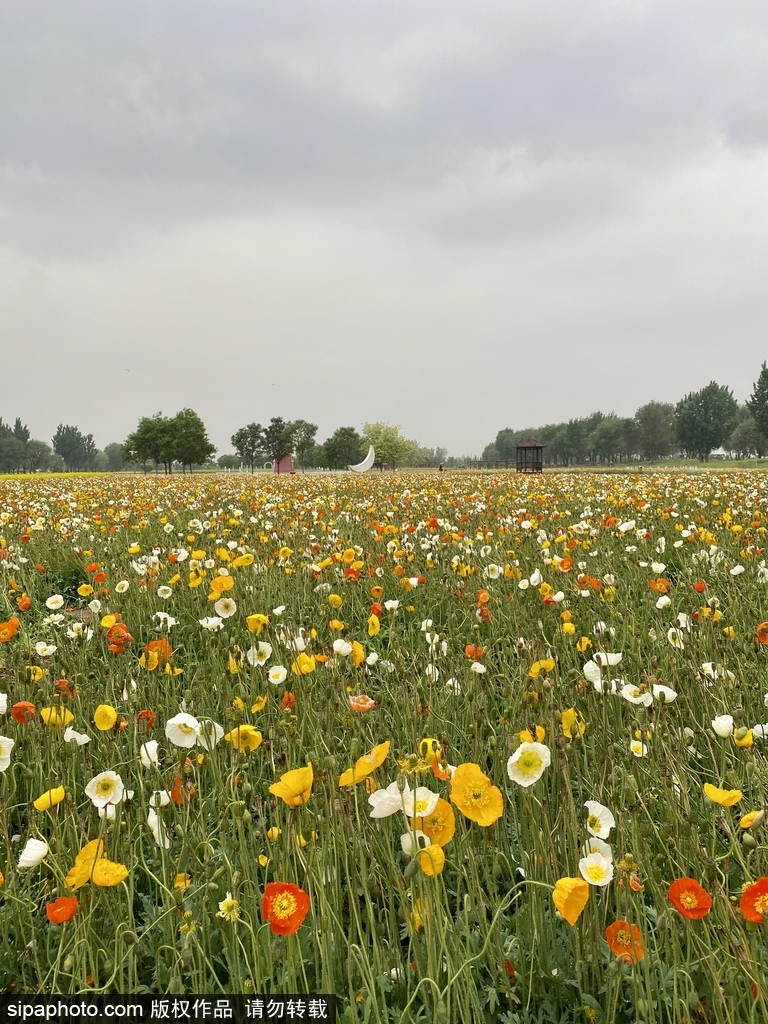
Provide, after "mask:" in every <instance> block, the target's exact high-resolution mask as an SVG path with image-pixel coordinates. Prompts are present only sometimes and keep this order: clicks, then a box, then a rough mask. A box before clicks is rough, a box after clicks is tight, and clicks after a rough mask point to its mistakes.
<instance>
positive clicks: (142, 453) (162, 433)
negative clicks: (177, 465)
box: [123, 412, 175, 473]
mask: <svg viewBox="0 0 768 1024" xmlns="http://www.w3.org/2000/svg"><path fill="white" fill-rule="evenodd" d="M170 422H171V421H170V420H169V419H168V417H167V416H163V414H162V413H161V412H157V413H155V415H154V416H142V418H141V419H140V420H139V424H138V426H137V427H136V429H135V430H134V431H133V433H132V434H129V435H128V437H127V438H126V439H125V441H124V442H123V458H124V459H126V461H128V462H136V463H141V466H142V467H143V469H144V470H145V471H146V468H147V462H149V461H152V462H153V463H154V464H155V470H157V468H158V466H163V467H164V468H165V472H166V473H170V472H172V469H173V460H174V458H175V455H174V451H173V436H172V431H171V429H170Z"/></svg>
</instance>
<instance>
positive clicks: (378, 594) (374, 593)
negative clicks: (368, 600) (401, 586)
mask: <svg viewBox="0 0 768 1024" xmlns="http://www.w3.org/2000/svg"><path fill="white" fill-rule="evenodd" d="M371 597H372V598H374V599H375V600H376V601H380V600H381V599H382V597H384V587H371Z"/></svg>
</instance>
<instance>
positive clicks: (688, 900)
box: [680, 889, 699, 910]
mask: <svg viewBox="0 0 768 1024" xmlns="http://www.w3.org/2000/svg"><path fill="white" fill-rule="evenodd" d="M680 902H681V903H682V905H683V906H684V907H685V909H686V910H693V908H694V907H697V906H698V905H699V901H698V900H697V899H696V896H695V895H694V894H693V893H692V892H691V891H690V889H686V891H685V892H684V893H682V894H681V895H680Z"/></svg>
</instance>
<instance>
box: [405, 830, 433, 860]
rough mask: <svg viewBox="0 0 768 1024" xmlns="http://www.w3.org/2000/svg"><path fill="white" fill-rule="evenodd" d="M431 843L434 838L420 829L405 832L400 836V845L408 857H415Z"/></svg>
mask: <svg viewBox="0 0 768 1024" xmlns="http://www.w3.org/2000/svg"><path fill="white" fill-rule="evenodd" d="M431 845H432V840H431V839H430V838H429V836H426V835H425V834H424V833H423V832H422V831H421V830H420V829H416V830H415V831H414V832H404V833H403V834H402V835H401V836H400V846H401V847H402V850H403V853H404V854H405V856H406V857H415V856H416V855H417V854H418V853H420V852H421V850H426V848H427V847H428V846H431Z"/></svg>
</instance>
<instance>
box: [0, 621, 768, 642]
mask: <svg viewBox="0 0 768 1024" xmlns="http://www.w3.org/2000/svg"><path fill="white" fill-rule="evenodd" d="M0 630H2V626H0ZM757 639H758V640H759V641H760V643H761V644H768V622H761V623H760V625H759V626H758V627H757ZM0 640H2V635H0Z"/></svg>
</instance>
